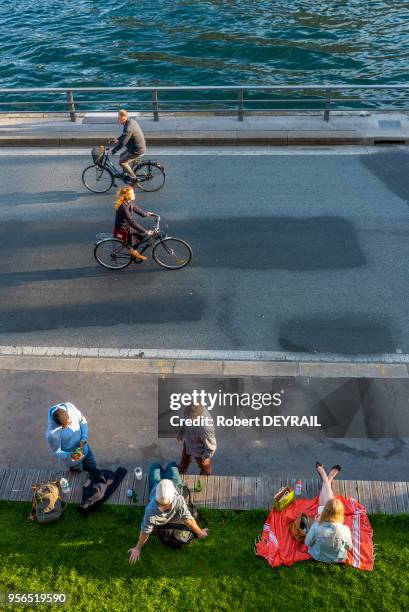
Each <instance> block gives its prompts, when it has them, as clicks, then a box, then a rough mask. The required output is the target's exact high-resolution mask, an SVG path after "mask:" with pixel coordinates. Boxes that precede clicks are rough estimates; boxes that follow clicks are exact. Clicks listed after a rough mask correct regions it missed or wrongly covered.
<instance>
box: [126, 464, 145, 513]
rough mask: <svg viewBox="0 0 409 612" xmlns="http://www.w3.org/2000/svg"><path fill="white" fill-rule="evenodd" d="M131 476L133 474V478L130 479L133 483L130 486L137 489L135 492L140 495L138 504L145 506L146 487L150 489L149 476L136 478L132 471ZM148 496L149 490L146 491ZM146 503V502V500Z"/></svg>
mask: <svg viewBox="0 0 409 612" xmlns="http://www.w3.org/2000/svg"><path fill="white" fill-rule="evenodd" d="M131 476H133V479H131V480H130V482H131V483H132V484H131V486H130V487H129V488H130V489H133V490H134V491H135V493H136V494H137V496H138V503H137V505H138V506H143V505H144V496H145V489H148V484H147V483H148V477H147V476H142V478H141V479H140V480H138V479H137V478H135V475H134V473H133V472H132V473H131ZM146 495H147V498H149V491H147V493H146ZM145 503H146V502H145Z"/></svg>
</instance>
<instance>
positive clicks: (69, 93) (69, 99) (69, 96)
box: [67, 91, 77, 121]
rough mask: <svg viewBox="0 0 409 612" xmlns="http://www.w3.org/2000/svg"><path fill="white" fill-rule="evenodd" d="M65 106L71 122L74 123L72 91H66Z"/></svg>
mask: <svg viewBox="0 0 409 612" xmlns="http://www.w3.org/2000/svg"><path fill="white" fill-rule="evenodd" d="M67 104H68V110H69V113H70V119H71V121H76V120H77V115H76V112H75V104H74V95H73V93H72V91H67Z"/></svg>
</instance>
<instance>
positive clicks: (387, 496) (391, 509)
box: [381, 481, 398, 514]
mask: <svg viewBox="0 0 409 612" xmlns="http://www.w3.org/2000/svg"><path fill="white" fill-rule="evenodd" d="M381 484H382V493H383V501H384V504H385V512H386V514H396V513H397V511H398V504H397V501H396V495H395V487H394V485H393V482H388V481H382V483H381Z"/></svg>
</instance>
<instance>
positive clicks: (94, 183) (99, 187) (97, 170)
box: [82, 165, 114, 193]
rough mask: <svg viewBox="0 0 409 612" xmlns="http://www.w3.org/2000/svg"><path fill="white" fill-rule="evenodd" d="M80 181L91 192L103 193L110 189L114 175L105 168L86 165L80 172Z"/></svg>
mask: <svg viewBox="0 0 409 612" xmlns="http://www.w3.org/2000/svg"><path fill="white" fill-rule="evenodd" d="M82 182H83V183H84V185H85V187H86V188H87V189H89V190H90V191H92V192H93V193H105V192H106V191H108V190H109V189H111V187H112V184H113V182H114V177H113V176H112V174H111V173H110V172H109V170H107V169H106V168H101V166H96V165H94V166H88V168H85V170H84V172H83V173H82Z"/></svg>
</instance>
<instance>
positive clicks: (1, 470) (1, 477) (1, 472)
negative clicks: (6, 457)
mask: <svg viewBox="0 0 409 612" xmlns="http://www.w3.org/2000/svg"><path fill="white" fill-rule="evenodd" d="M6 474H7V468H0V489H1V485H2V483H3V480H4V478H5V476H6Z"/></svg>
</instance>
